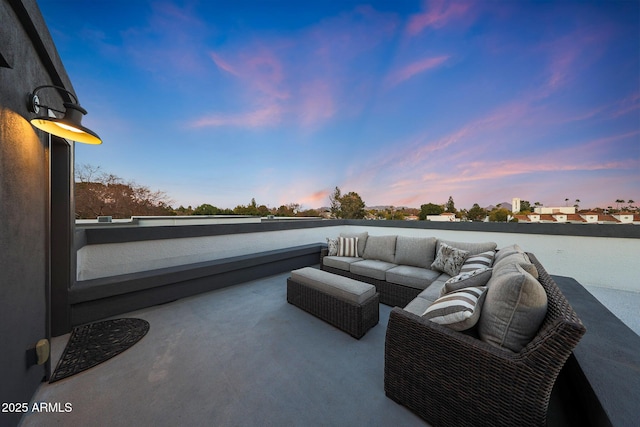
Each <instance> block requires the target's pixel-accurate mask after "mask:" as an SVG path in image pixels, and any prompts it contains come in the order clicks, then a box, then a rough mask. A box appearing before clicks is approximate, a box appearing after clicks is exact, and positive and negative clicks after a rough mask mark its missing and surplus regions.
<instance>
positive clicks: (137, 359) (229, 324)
mask: <svg viewBox="0 0 640 427" xmlns="http://www.w3.org/2000/svg"><path fill="white" fill-rule="evenodd" d="M288 275H289V274H288V273H285V274H279V275H276V276H272V277H267V278H261V279H258V280H254V281H251V282H247V283H244V284H241V285H236V286H232V287H229V288H224V289H220V290H217V291H213V292H209V293H205V294H201V295H198V296H194V297H190V298H185V299H181V300H178V301H174V302H172V303H169V304H165V305H160V306H155V307H151V308H147V309H143V310H139V311H136V312H132V313H128V314H127V315H125V316H119V317H138V318H142V319H145V320H147V321H148V322H149V323H150V325H151V328H150V330H149V333H148V334H147V335H146V336H145V337H144V338H143V339H142V340H141V341H140V342H138V343H137V344H136V345H134V346H133V347H132V348H131V349H129V350H127V351H125V352H124V353H122V354H120V355H118V356H117V357H115V358H113V359H111V360H109V361H106V362H104V363H102V364H101V365H98V366H96V367H94V368H92V369H89V370H87V371H85V372H82V373H80V374H77V375H75V376H72V377H69V378H67V379H64V380H61V381H58V382H56V383H54V384H46V383H43V384H42V385H41V386H40V388H39V389H38V391H37V393H36V395H35V396H34V399H33V402H48V403H56V402H58V403H60V404H61V406H62V407H64V405H65V404H66V403H70V404H71V405H72V411H71V412H67V413H31V414H28V415H26V416H25V417H24V418H23V420H22V422H21V425H22V426H50V425H65V426H84V425H92V426H129V425H138V426H143V425H154V426H175V425H191V426H209V425H215V426H424V425H426V423H425V422H424V421H423V420H422V419H421V418H419V417H417V416H416V415H414V414H413V413H412V412H411V411H409V410H408V409H406V408H405V407H403V406H401V405H398V404H396V403H395V402H393V401H392V400H390V399H388V398H387V397H386V396H385V394H384V383H383V381H384V380H383V378H384V372H383V370H384V338H385V331H386V325H387V322H388V318H389V312H390V311H391V307H388V306H386V305H382V304H381V305H380V322H379V324H378V325H377V326H376V327H374V328H373V329H372V330H370V331H369V332H368V333H367V334H366V335H365V336H364V337H363V338H362V339H361V340H356V339H354V338H352V337H351V336H349V335H347V334H346V333H344V332H341V331H340V330H338V329H336V328H334V327H333V326H331V325H329V324H327V323H325V322H323V321H321V320H319V319H317V318H315V317H313V316H312V315H310V314H308V313H306V312H304V311H302V310H300V309H298V308H297V307H294V306H292V305H290V304H288V303H287V302H286V278H287V277H288ZM589 290H590V291H591V292H592V293H594V294H595V295H596V296H598V297H599V298H600V297H602V298H603V299H604V300H606V301H603V303H604V304H605V305H607V306H608V307H609V309H610V310H611V311H613V312H614V313H615V314H617V315H618V316H619V317H621V318H622V320H625V319H624V318H623V317H624V316H625V313H626V307H628V306H629V304H633V302H631V303H630V302H629V299H630V298H631V299H632V301H633V297H635V298H636V299H635V300H634V302H638V300H639V299H640V295H636V294H633V293H631V294H632V295H620V294H616V292H614V291H607V290H601V289H595V290H592V289H591V288H590V289H589ZM598 293H600V294H602V295H598ZM616 295H618V296H616ZM636 306H637V305H636ZM616 310H617V312H616ZM621 314H622V315H621ZM627 317H628V318H629V319H634V318H635V316H632V315H628V316H627ZM632 323H633V322H632ZM629 326H631V327H632V328H633V329H634V330H635V331H636V333H638V329H635V328H634V326H635V327H637V326H638V325H637V324H635V325H629ZM68 339H69V334H67V335H64V336H61V337H57V338H54V339H53V342H52V367H55V364H56V363H57V361H58V359H59V358H60V355H61V354H62V351H63V350H64V346H65V345H66V343H67V341H68ZM551 407H552V408H553V407H554V404H553V401H552V405H551ZM567 416H568V417H569V418H570V417H571V415H570V414H561V415H560V416H556V415H553V414H552V413H551V412H550V414H549V425H561V424H564V423H565V421H562V422H561V423H560V424H559V423H558V420H559V419H563V420H566V417H567Z"/></svg>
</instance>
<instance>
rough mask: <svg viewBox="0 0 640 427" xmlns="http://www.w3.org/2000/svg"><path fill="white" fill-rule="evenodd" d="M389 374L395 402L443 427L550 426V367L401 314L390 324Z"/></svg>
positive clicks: (387, 344)
mask: <svg viewBox="0 0 640 427" xmlns="http://www.w3.org/2000/svg"><path fill="white" fill-rule="evenodd" d="M541 369H542V371H543V372H540V370H541ZM384 372H385V373H384V381H385V385H384V387H385V393H386V394H387V396H388V397H390V398H392V399H393V400H395V401H397V402H400V403H402V404H403V405H405V406H407V407H409V408H410V409H412V410H413V411H414V412H416V413H417V414H418V415H420V416H421V417H423V418H424V419H426V420H427V421H428V422H430V423H431V424H433V425H436V426H437V425H456V426H462V425H477V423H478V420H482V421H483V422H484V423H486V425H521V426H524V425H544V422H545V421H546V412H547V406H548V400H549V397H550V391H551V387H549V386H548V384H547V382H548V381H547V380H546V376H545V372H544V367H539V366H537V364H535V363H527V361H526V360H523V358H522V355H521V354H517V353H512V352H510V351H508V350H503V349H500V348H497V347H494V346H492V345H490V344H488V343H486V342H483V341H481V340H479V339H477V338H475V337H473V336H470V335H466V334H464V333H461V332H457V331H453V330H451V329H449V328H447V327H445V326H442V325H439V324H436V323H433V322H431V321H429V320H426V319H423V318H421V317H420V316H416V315H415V314H412V313H409V312H407V311H405V310H402V309H400V308H398V307H396V308H394V309H393V310H392V311H391V314H390V317H389V324H388V327H387V335H386V341H385V371H384ZM552 383H553V381H552V382H551V384H552ZM547 389H548V391H547Z"/></svg>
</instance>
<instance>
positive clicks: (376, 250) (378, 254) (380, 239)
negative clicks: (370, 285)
mask: <svg viewBox="0 0 640 427" xmlns="http://www.w3.org/2000/svg"><path fill="white" fill-rule="evenodd" d="M397 237H398V236H369V237H368V238H367V245H366V246H365V247H364V252H363V254H362V258H364V259H375V260H378V261H385V262H391V263H393V262H394V261H395V258H396V256H395V255H396V238H397Z"/></svg>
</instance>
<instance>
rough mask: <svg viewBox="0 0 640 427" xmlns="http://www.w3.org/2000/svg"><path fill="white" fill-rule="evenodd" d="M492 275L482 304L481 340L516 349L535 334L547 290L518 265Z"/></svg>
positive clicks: (543, 313) (543, 309)
mask: <svg viewBox="0 0 640 427" xmlns="http://www.w3.org/2000/svg"><path fill="white" fill-rule="evenodd" d="M503 269H504V271H503V274H500V275H498V276H496V275H495V274H494V275H493V276H491V279H490V280H489V282H488V283H487V288H488V289H487V296H486V298H485V301H484V305H483V306H482V314H481V315H480V322H479V328H478V332H479V333H480V339H482V340H483V341H486V342H488V343H490V344H493V345H495V346H497V347H502V348H506V349H508V350H511V351H514V352H519V351H520V350H522V349H523V348H524V347H525V346H526V345H527V344H528V343H529V341H531V340H532V339H533V337H535V335H536V334H537V333H538V329H539V328H540V325H541V324H542V321H543V320H544V317H545V315H546V313H547V293H546V292H545V290H544V288H543V287H542V285H541V284H540V282H538V281H537V280H536V279H535V278H534V277H533V276H532V275H531V274H529V273H527V272H526V271H524V270H523V269H522V267H521V266H520V265H518V264H508V265H505V266H504V267H503Z"/></svg>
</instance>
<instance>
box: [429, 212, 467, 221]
mask: <svg viewBox="0 0 640 427" xmlns="http://www.w3.org/2000/svg"><path fill="white" fill-rule="evenodd" d="M427 221H439V222H460V218H456V214H454V213H451V212H445V213H442V214H440V215H427Z"/></svg>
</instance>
